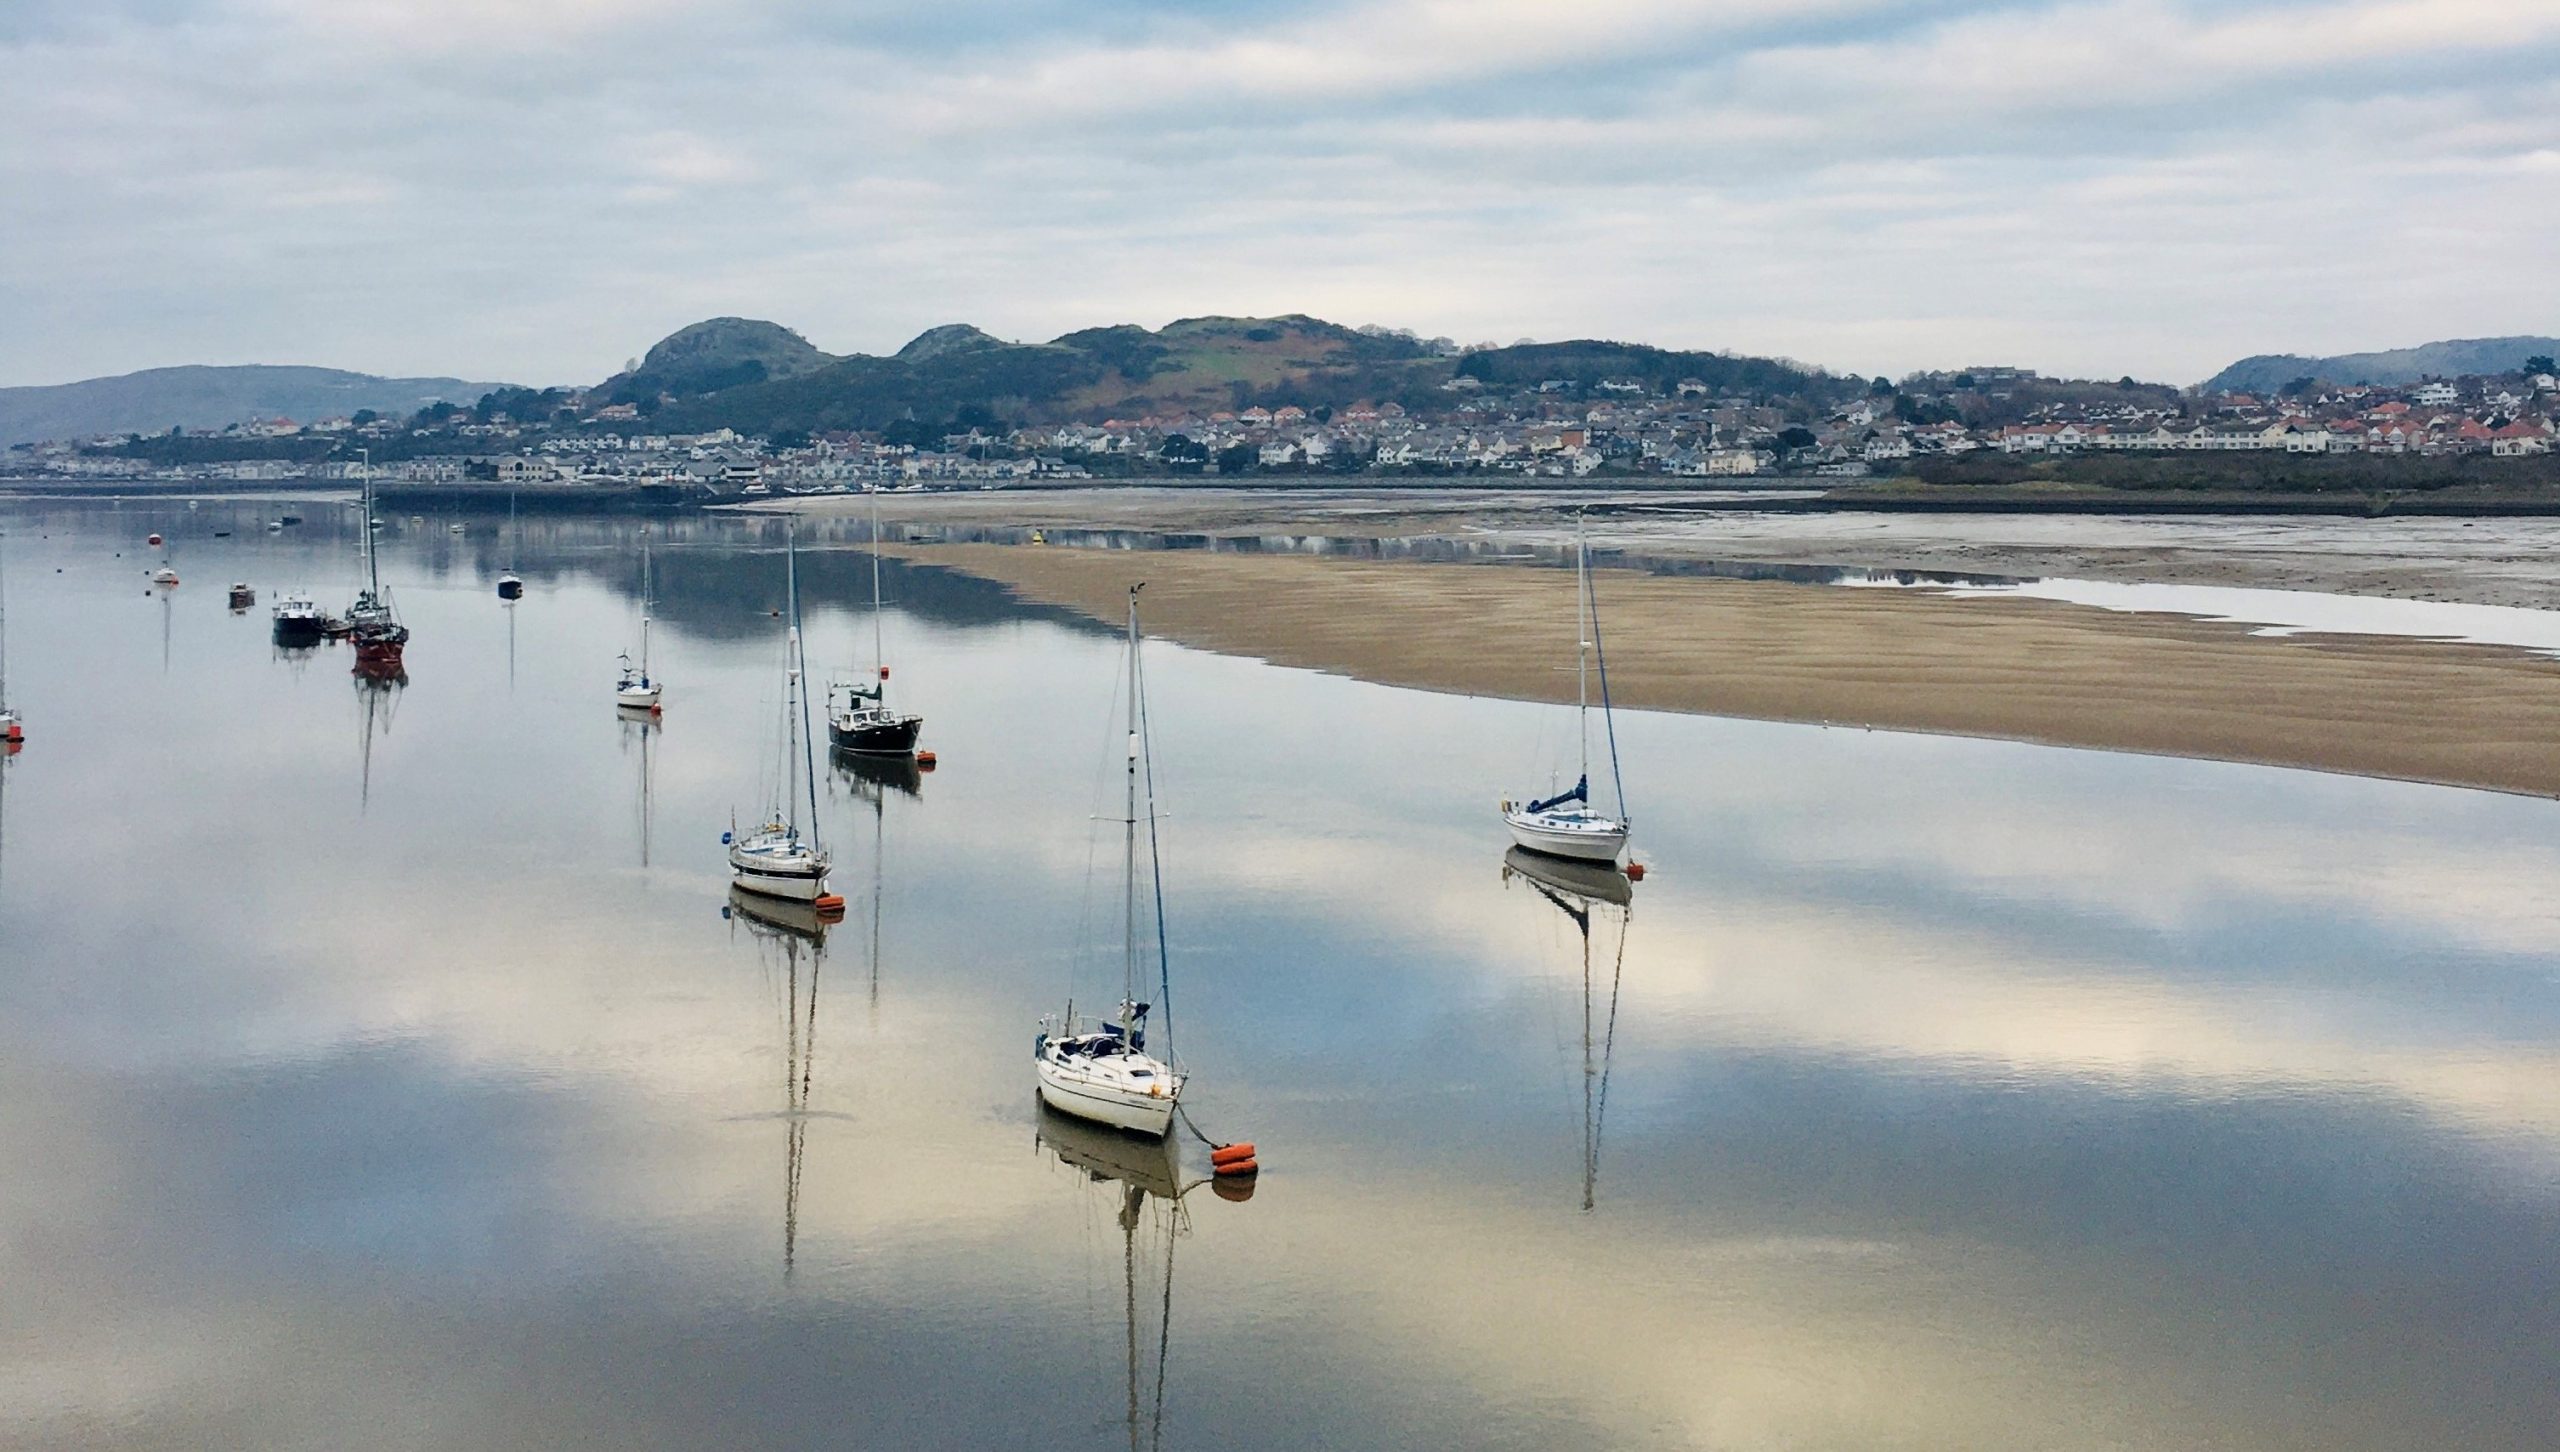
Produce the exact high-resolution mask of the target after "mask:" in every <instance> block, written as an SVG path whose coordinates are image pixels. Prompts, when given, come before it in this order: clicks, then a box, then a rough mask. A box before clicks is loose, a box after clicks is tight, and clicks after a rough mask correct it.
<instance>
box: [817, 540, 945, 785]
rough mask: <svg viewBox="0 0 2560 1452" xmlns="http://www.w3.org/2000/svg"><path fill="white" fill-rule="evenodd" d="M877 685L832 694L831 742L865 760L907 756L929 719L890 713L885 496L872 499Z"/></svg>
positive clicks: (847, 683)
mask: <svg viewBox="0 0 2560 1452" xmlns="http://www.w3.org/2000/svg"><path fill="white" fill-rule="evenodd" d="M871 663H872V667H873V669H874V670H875V671H876V672H877V674H876V675H874V676H873V677H872V680H871V684H869V685H867V686H866V685H864V684H862V683H861V682H859V681H855V680H845V679H839V680H838V681H836V682H835V684H834V685H832V686H830V687H829V688H828V690H827V739H828V740H829V741H831V742H833V743H835V748H836V750H838V751H850V752H853V753H855V754H857V755H861V756H907V755H910V754H912V753H913V752H914V751H915V749H916V738H917V737H918V736H919V735H921V734H923V732H924V718H923V717H922V716H918V715H915V714H914V713H912V712H899V711H892V710H890V709H889V660H888V654H887V652H886V650H885V649H884V648H883V646H882V644H881V629H880V495H879V492H878V491H877V490H874V491H873V492H872V495H871Z"/></svg>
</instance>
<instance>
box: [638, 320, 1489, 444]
mask: <svg viewBox="0 0 2560 1452" xmlns="http://www.w3.org/2000/svg"><path fill="white" fill-rule="evenodd" d="M705 326H709V325H707V324H697V325H696V327H697V328H699V327H705ZM764 326H770V325H769V324H768V325H764ZM687 331H688V332H691V331H693V330H692V329H688V330H687ZM678 336H679V337H681V336H683V335H681V334H679V335H678ZM792 336H794V338H795V340H796V335H792ZM670 341H673V340H670ZM666 346H667V345H666V344H663V343H662V344H660V345H659V348H658V349H652V350H650V353H651V357H652V358H655V357H656V356H658V353H659V349H663V348H665V347H666ZM812 351H813V352H814V351H815V350H812ZM819 356H821V357H824V356H825V355H819ZM1453 367H1454V362H1453V360H1450V359H1446V358H1437V357H1434V356H1432V355H1431V354H1430V352H1429V351H1428V350H1427V349H1425V348H1423V347H1422V345H1420V344H1419V343H1416V342H1415V341H1413V340H1412V339H1410V338H1406V337H1402V336H1398V335H1394V334H1375V333H1362V332H1359V331H1356V330H1354V329H1351V328H1346V327H1342V326H1340V325H1338V324H1334V323H1328V322H1325V321H1323V320H1321V319H1317V318H1310V317H1303V316H1296V315H1292V316H1288V317H1279V318H1185V319H1182V320H1181V321H1179V322H1174V323H1169V324H1167V325H1166V326H1165V327H1163V328H1161V329H1155V330H1150V329H1147V328H1141V327H1136V326H1134V325H1126V324H1124V325H1121V326H1118V327H1108V328H1088V329H1084V330H1083V331H1080V332H1074V333H1069V334H1067V335H1065V336H1064V337H1060V338H1056V339H1052V340H1051V341H1049V342H1046V343H1008V342H1005V341H1003V340H1002V339H999V338H995V337H993V336H990V335H989V334H987V333H985V332H982V331H980V330H979V329H977V328H974V327H971V326H969V325H968V324H965V323H951V324H946V325H944V326H942V327H938V328H933V329H931V330H929V331H927V332H925V333H924V334H922V335H920V336H919V337H917V338H916V339H915V340H914V341H913V342H911V343H909V344H907V346H906V347H904V348H901V349H900V350H899V351H898V352H897V353H896V354H895V355H894V356H892V357H887V358H877V357H871V356H868V355H865V354H855V355H853V356H851V357H845V358H834V359H829V360H827V361H825V362H823V363H821V364H819V365H818V366H815V367H808V368H802V369H798V370H797V371H794V372H793V373H792V374H790V375H789V376H767V377H763V378H749V379H747V380H745V381H740V382H735V383H726V382H722V383H720V386H716V387H710V388H703V389H699V390H698V391H691V392H689V393H688V391H687V390H682V389H675V388H669V389H666V390H665V391H666V392H669V393H676V394H679V395H680V396H679V397H678V398H677V399H676V401H675V402H673V403H670V404H668V405H667V406H665V407H664V408H662V409H661V410H659V412H658V413H657V414H656V416H655V418H654V420H653V424H652V426H653V427H660V428H673V429H685V430H691V429H708V428H720V427H727V428H734V429H737V430H739V431H741V432H745V433H759V434H773V433H781V432H788V431H807V430H819V429H885V428H887V427H889V426H890V425H891V424H894V423H898V422H901V421H914V422H924V423H932V422H966V423H982V424H983V423H1007V424H1015V423H1036V422H1055V421H1064V420H1071V419H1085V418H1094V419H1098V418H1103V417H1107V416H1109V415H1111V414H1115V413H1143V412H1149V411H1157V410H1164V411H1172V410H1181V409H1198V410H1208V409H1221V408H1241V407H1244V406H1246V405H1247V404H1251V403H1256V402H1260V403H1279V402H1302V403H1310V404H1312V403H1320V402H1350V401H1353V400H1354V399H1360V398H1375V399H1387V398H1394V397H1397V396H1399V395H1400V394H1403V395H1417V396H1418V395H1420V394H1424V393H1427V392H1428V391H1429V390H1431V389H1433V388H1436V387H1438V386H1439V385H1440V384H1441V383H1443V382H1445V381H1447V379H1448V377H1449V374H1450V371H1451V369H1452V368H1453ZM649 371H650V370H649V366H648V364H646V363H645V362H644V364H643V365H642V367H641V369H640V370H639V372H637V373H635V374H632V375H629V376H630V377H632V378H641V377H644V376H645V375H647V374H648V373H649ZM699 376H700V377H702V378H704V379H705V380H707V381H718V376H717V374H716V373H705V374H702V375H699ZM617 385H619V380H617Z"/></svg>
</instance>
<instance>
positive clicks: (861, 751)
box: [827, 713, 924, 756]
mask: <svg viewBox="0 0 2560 1452" xmlns="http://www.w3.org/2000/svg"><path fill="white" fill-rule="evenodd" d="M923 734H924V718H923V717H922V716H888V717H882V716H879V715H876V714H870V713H865V714H863V715H859V716H851V717H848V716H837V717H835V718H833V719H831V720H829V721H828V722H827V740H828V741H830V742H832V743H833V744H834V745H835V749H836V750H838V751H846V752H851V753H852V754H854V755H856V756H912V755H914V754H915V749H916V738H917V737H919V736H922V735H923Z"/></svg>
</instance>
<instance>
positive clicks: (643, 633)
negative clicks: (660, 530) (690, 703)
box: [613, 530, 664, 711]
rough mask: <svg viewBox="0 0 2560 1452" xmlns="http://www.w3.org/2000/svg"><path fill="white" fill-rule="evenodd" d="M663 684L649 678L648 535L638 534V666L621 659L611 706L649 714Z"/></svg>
mask: <svg viewBox="0 0 2560 1452" xmlns="http://www.w3.org/2000/svg"><path fill="white" fill-rule="evenodd" d="M663 684H664V683H663V682H660V681H653V680H651V679H649V534H648V531H646V530H642V531H641V534H640V664H639V666H638V668H636V669H635V668H634V667H633V666H632V664H631V657H630V656H628V655H625V656H624V657H622V679H621V681H619V682H618V683H616V684H615V686H614V688H613V703H614V704H615V705H617V706H621V707H624V708H626V709H630V710H639V711H649V710H654V709H656V708H657V704H658V696H659V694H660V688H661V687H662V686H663Z"/></svg>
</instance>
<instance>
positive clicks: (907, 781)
mask: <svg viewBox="0 0 2560 1452" xmlns="http://www.w3.org/2000/svg"><path fill="white" fill-rule="evenodd" d="M828 756H829V758H830V759H831V760H833V761H834V762H835V765H836V770H837V771H839V772H841V773H842V774H843V775H844V777H845V779H846V780H847V781H849V782H851V783H852V785H853V794H854V795H855V796H857V797H860V798H862V799H863V800H864V801H867V802H869V803H870V804H871V1007H872V1009H873V1010H874V1011H877V1010H878V1009H879V1007H880V901H881V887H882V876H883V874H884V873H885V871H886V867H885V864H886V863H887V862H888V860H889V854H888V850H887V848H888V812H889V794H890V793H891V792H897V793H898V794H900V795H902V796H905V797H908V798H911V799H915V800H921V799H922V798H923V796H924V772H923V770H922V769H921V768H919V767H918V766H917V765H916V761H915V758H914V757H912V756H872V755H865V754H863V753H861V752H855V751H831V752H829V753H828Z"/></svg>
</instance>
